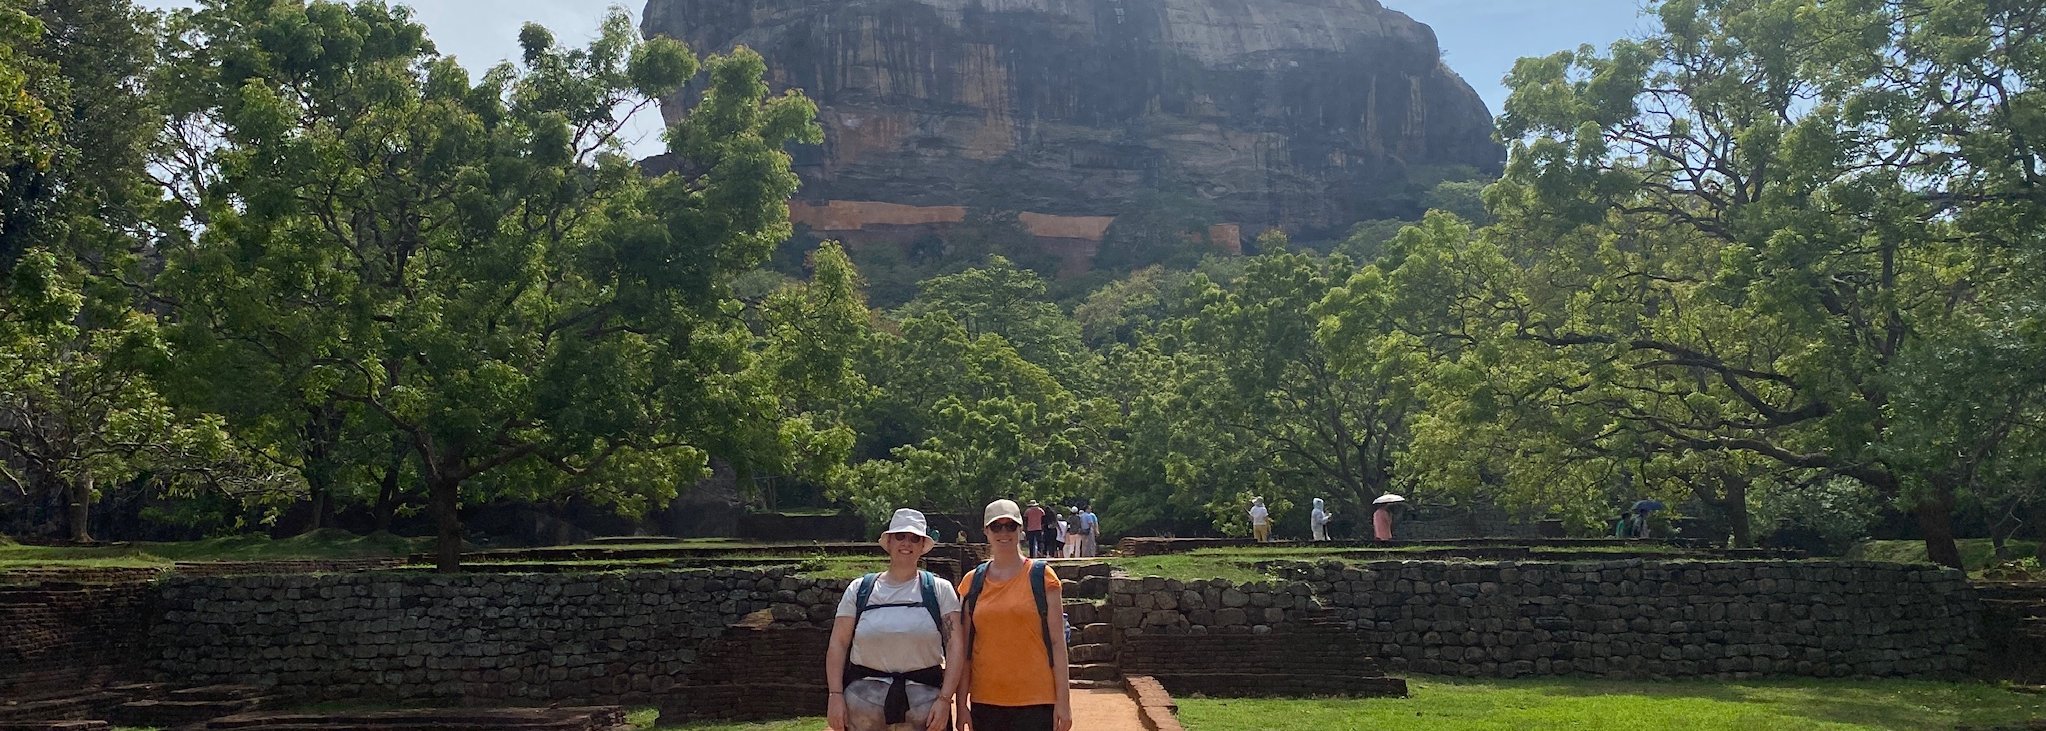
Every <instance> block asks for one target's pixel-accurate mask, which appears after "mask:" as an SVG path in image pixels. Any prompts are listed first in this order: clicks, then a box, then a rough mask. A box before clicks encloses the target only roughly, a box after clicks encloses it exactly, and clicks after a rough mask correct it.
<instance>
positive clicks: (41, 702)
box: [0, 691, 131, 722]
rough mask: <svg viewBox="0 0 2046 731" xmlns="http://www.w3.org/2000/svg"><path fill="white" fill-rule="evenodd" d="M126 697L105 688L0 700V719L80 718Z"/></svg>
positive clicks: (42, 719)
mask: <svg viewBox="0 0 2046 731" xmlns="http://www.w3.org/2000/svg"><path fill="white" fill-rule="evenodd" d="M130 698H131V697H130V696H127V695H121V694H118V693H108V692H105V691H89V692H85V693H80V694H77V695H65V696H53V697H46V698H37V699H34V700H24V701H5V702H0V721H7V722H16V721H52V720H73V719H83V718H87V717H90V716H91V715H93V713H94V712H95V710H96V709H100V708H106V707H110V706H114V705H118V704H121V703H125V702H127V701H128V700H130Z"/></svg>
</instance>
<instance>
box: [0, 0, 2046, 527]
mask: <svg viewBox="0 0 2046 731" xmlns="http://www.w3.org/2000/svg"><path fill="white" fill-rule="evenodd" d="M1650 13H1651V16H1650V17H1649V18H1647V19H1645V20H1644V26H1647V27H1651V28H1652V30H1651V31H1649V32H1647V33H1646V34H1644V35H1643V36H1641V37H1640V38H1637V39H1634V40H1628V41H1623V42H1619V43H1616V44H1613V45H1612V46H1611V47H1609V48H1606V49H1594V48H1591V47H1585V48H1581V49H1578V50H1574V51H1562V52H1559V53H1556V54H1554V55H1551V56H1547V57H1540V58H1527V59H1523V60H1521V61H1520V62H1519V63H1518V64H1517V65H1516V66H1515V67H1514V69H1513V71H1512V73H1511V75H1510V77H1509V78H1508V84H1509V86H1510V88H1511V90H1512V95H1511V97H1510V99H1509V100H1508V102H1507V103H1506V106H1505V109H1504V110H1503V113H1502V114H1500V116H1499V118H1498V133H1499V135H1500V138H1501V139H1502V140H1504V141H1505V142H1507V143H1508V145H1509V160H1508V163H1507V166H1506V169H1505V172H1504V174H1503V176H1502V177H1500V178H1499V179H1497V180H1470V179H1467V177H1466V176H1459V175H1440V176H1438V177H1439V178H1440V179H1438V180H1429V181H1423V182H1422V183H1421V184H1420V187H1417V188H1416V193H1417V196H1416V197H1417V199H1418V200H1419V201H1420V202H1422V203H1423V204H1425V205H1426V207H1428V208H1430V209H1431V210H1429V211H1428V212H1427V213H1426V214H1425V216H1417V218H1416V220H1408V221H1362V222H1358V224H1357V226H1356V227H1355V228H1354V229H1353V230H1352V233H1351V235H1350V236H1349V237H1348V238H1347V239H1344V240H1341V241H1327V242H1299V243H1297V244H1296V243H1294V242H1289V241H1288V240H1287V238H1286V236H1285V234H1284V233H1283V232H1280V231H1269V232H1266V233H1265V234H1264V235H1262V236H1260V237H1259V238H1258V239H1257V242H1256V245H1255V247H1254V248H1253V249H1252V251H1251V253H1249V254H1248V255H1244V256H1222V255H1216V254H1214V253H1212V252H1210V251H1207V250H1205V248H1203V247H1200V246H1195V245H1193V243H1192V242H1194V241H1196V240H1197V239H1198V235H1197V234H1198V232H1200V231H1202V230H1204V229H1205V227H1206V226H1207V225H1208V224H1210V223H1214V221H1211V220H1208V219H1206V218H1204V217H1203V215H1204V212H1203V209H1202V206H1201V204H1200V201H1199V200H1198V199H1197V198H1195V197H1191V196H1188V197H1172V196H1160V197H1159V198H1158V200H1155V201H1153V202H1152V203H1151V204H1149V205H1147V206H1146V207H1145V210H1143V211H1138V212H1134V213H1133V214H1132V215H1128V216H1125V217H1124V218H1122V219H1119V220H1118V223H1117V227H1116V229H1114V230H1112V231H1111V232H1110V235H1109V239H1108V240H1107V241H1106V242H1105V243H1104V246H1103V249H1102V253H1101V256H1100V258H1099V259H1098V260H1097V261H1096V267H1095V272H1096V273H1095V274H1093V275H1090V276H1087V277H1080V278H1069V279H1066V280H1059V279H1057V278H1054V277H1050V276H1048V272H1049V271H1050V269H1049V265H1048V264H1045V263H1043V262H1036V261H1033V260H1032V259H1031V256H1032V253H1031V250H1030V248H1029V247H1028V246H1027V245H1025V244H1024V243H1021V241H1022V239H1021V234H1020V231H1019V229H1017V228H1016V226H1015V222H1014V212H1005V211H1002V210H999V208H994V207H990V208H988V209H986V210H976V211H975V212H974V214H973V215H972V216H971V218H970V220H969V222H968V225H967V226H964V227H962V229H961V234H960V235H959V236H955V237H953V238H952V239H949V240H944V241H932V242H920V244H919V245H917V246H912V247H910V248H909V250H907V251H897V250H874V251H861V252H848V251H846V250H844V249H842V248H841V247H839V246H837V245H836V244H833V243H831V242H823V243H821V244H815V245H812V242H811V241H810V240H808V239H806V238H804V237H801V236H797V235H796V233H797V232H796V231H794V230H792V228H791V225H790V223H789V215H788V208H787V201H788V199H789V198H790V197H791V196H792V195H794V194H795V193H796V192H797V188H798V180H797V178H796V176H795V175H794V174H793V173H792V172H791V171H790V158H789V155H788V154H787V152H786V150H787V149H788V147H789V145H791V144H797V143H804V142H815V141H816V140H817V139H818V135H819V134H820V132H819V129H818V127H817V126H816V124H815V122H814V120H813V117H814V116H815V108H814V106H813V105H812V104H811V103H810V102H809V101H807V100H806V99H805V98H804V97H803V96H802V95H801V94H800V93H797V92H789V93H774V92H772V91H771V90H770V88H769V86H768V85H767V84H766V82H765V81H764V79H765V77H766V72H767V69H766V66H765V63H764V62H763V60H762V59H761V58H760V57H759V56H757V55H755V54H753V53H751V52H750V51H747V50H745V49H743V48H742V49H739V50H736V51H733V52H730V53H725V54H713V55H708V56H699V55H698V54H697V53H695V52H693V51H692V50H691V49H688V48H685V47H684V46H683V45H682V44H681V43H679V42H677V41H674V40H669V39H664V38H656V39H652V40H642V39H641V38H640V37H639V36H638V34H637V33H636V31H635V30H634V28H633V27H632V24H631V22H630V20H629V19H628V18H627V17H625V16H624V15H623V14H622V12H619V11H614V12H613V13H612V14H611V15H610V16H609V17H608V18H606V19H605V21H604V22H603V24H602V27H601V29H600V32H599V33H598V34H597V36H596V38H595V40H594V41H592V42H591V43H589V44H588V45H587V46H584V47H566V46H564V45H562V44H560V43H557V42H556V41H555V40H554V38H553V36H552V35H551V34H550V33H549V31H548V30H546V29H544V28H541V27H538V26H533V25H529V26H527V27H526V28H525V30H524V31H522V32H521V33H520V35H519V39H518V40H519V43H520V45H521V47H522V48H523V50H524V53H523V58H522V59H521V60H520V61H519V62H517V63H506V64H502V65H499V66H496V67H492V68H488V69H465V68H463V67H462V66H460V65H459V64H457V63H455V62H454V61H453V60H451V59H448V58H446V57H443V56H442V55H440V54H439V53H437V52H436V50H435V48H434V45H433V43H432V41H431V40H430V39H429V38H428V36H427V34H426V31H425V29H424V28H423V27H422V26H421V25H420V24H418V23H417V22H416V21H415V20H413V19H412V18H411V17H410V16H409V14H408V12H407V11H406V10H405V9H404V8H402V7H397V6H388V5H385V4H382V3H379V2H355V3H337V2H326V1H324V0H315V1H312V2H306V1H304V0H208V1H207V2H205V3H204V4H203V5H202V7H200V8H199V9H196V10H187V11H177V12H172V13H167V14H160V13H152V12H145V11H141V10H138V9H136V8H134V7H132V6H131V5H130V4H129V3H128V2H127V1H126V0H0V483H4V484H5V485H6V486H7V488H8V489H9V490H12V491H18V492H19V494H20V495H21V496H23V498H24V499H23V500H22V501H20V503H19V504H21V505H23V506H25V507H24V508H23V509H25V510H36V509H37V508H36V507H35V506H43V507H44V508H47V507H48V506H58V508H59V509H57V510H45V511H44V512H46V513H48V515H47V516H45V517H46V518H47V519H46V520H43V521H42V522H41V523H39V525H42V526H44V527H45V528H46V529H47V530H48V531H50V532H52V533H56V534H61V535H62V536H63V537H68V538H69V539H72V540H78V541H86V540H90V539H92V537H93V536H92V535H91V534H90V531H89V525H90V520H89V519H90V516H91V515H92V511H93V510H95V507H94V506H95V505H96V504H101V503H104V502H106V501H109V500H113V499H117V498H118V499H120V500H123V501H126V502H128V503H136V501H137V500H141V501H142V502H146V503H147V505H148V506H149V507H148V510H149V515H148V517H149V519H151V520H154V521H159V522H164V523H172V524H180V525H187V526H192V527H193V528H194V530H199V531H202V532H233V531H253V530H260V529H263V528H264V527H265V526H268V525H270V524H271V523H273V522H274V521H276V520H277V518H278V516H279V515H280V514H282V513H283V512H284V511H286V510H289V509H301V510H305V509H307V508H308V506H309V511H310V515H311V516H312V519H311V521H310V523H309V526H308V527H318V526H319V525H320V523H321V520H323V519H324V516H331V515H333V514H334V513H335V511H338V510H341V509H343V508H348V509H357V510H363V511H367V512H368V513H369V514H371V515H373V516H375V520H376V523H377V525H378V526H389V525H391V524H392V521H394V520H396V519H398V518H399V517H401V516H410V515H426V516H431V517H432V519H433V521H434V525H435V526H436V527H437V529H438V531H439V536H440V538H441V542H440V546H441V548H440V553H439V559H440V562H441V563H442V565H443V566H449V565H452V564H453V563H454V562H455V561H456V560H457V553H458V551H459V547H460V542H461V538H462V535H463V526H462V524H461V521H460V517H459V514H458V508H460V507H461V506H463V505H473V504H480V503H484V502H489V501H494V500H526V501H532V502H538V503H546V502H549V501H557V500H561V499H565V498H566V497H568V496H573V497H575V498H576V499H578V500H582V501H586V502H590V503H595V504H601V505H606V506H611V507H613V508H615V509H616V510H617V511H619V512H621V513H625V514H634V513H642V512H644V511H646V510H648V509H650V508H652V507H654V506H657V505H661V504H664V502H665V501H667V500H669V499H672V498H673V497H674V495H675V494H676V492H677V490H678V489H681V488H685V487H687V486H688V485H690V484H692V483H694V482H695V481H697V480H698V479H700V478H702V477H703V476H704V475H706V474H708V472H709V470H710V467H711V465H712V464H713V463H717V464H721V465H725V466H728V467H729V469H730V470H731V471H732V472H733V473H734V474H735V475H736V476H737V480H738V482H739V484H740V485H741V486H742V487H743V488H745V489H747V490H751V491H754V492H756V493H757V492H760V491H774V490H778V489H789V488H790V486H799V487H800V488H801V489H802V490H808V491H811V492H812V493H814V494H816V495H818V496H820V499H821V500H822V501H825V502H829V503H833V504H839V505H848V506H852V507H854V508H855V509H856V510H858V511H859V512H860V513H862V514H863V515H867V516H869V517H874V518H878V517H879V516H884V515H885V514H886V513H887V511H888V510H889V509H891V508H893V507H896V506H900V505H915V506H921V507H925V508H928V509H932V510H939V511H958V510H968V509H973V508H975V507H977V506H978V505H979V504H980V503H982V502H984V501H985V500H987V499H989V498H990V497H993V496H1014V497H1019V498H1039V499H1043V500H1046V501H1069V500H1073V499H1085V500H1088V501H1091V502H1092V504H1093V505H1094V507H1095V509H1096V511H1097V512H1098V513H1100V515H1101V516H1102V520H1103V522H1104V523H1105V524H1106V526H1107V528H1108V530H1109V531H1110V532H1116V533H1120V532H1137V531H1172V530H1203V529H1205V530H1218V531H1221V532H1225V533H1244V532H1247V525H1245V524H1244V523H1245V520H1246V519H1245V517H1244V514H1243V511H1242V509H1243V507H1244V506H1246V505H1247V504H1248V503H1249V499H1250V497H1251V496H1252V495H1260V496H1263V497H1264V498H1265V500H1266V503H1267V504H1268V505H1270V506H1271V509H1272V511H1273V513H1274V514H1277V515H1287V514H1292V515H1296V516H1297V515H1299V514H1302V513H1304V511H1305V508H1304V504H1305V503H1306V502H1307V501H1308V500H1309V499H1310V498H1313V497H1324V498H1327V499H1329V500H1330V502H1332V503H1333V504H1335V505H1338V506H1359V505H1364V504H1368V503H1369V502H1370V501H1371V500H1372V499H1373V498H1374V497H1376V496H1378V495H1380V494H1383V493H1386V492H1397V493H1400V494H1403V495H1406V496H1408V497H1409V498H1410V499H1412V500H1413V501H1415V502H1416V503H1420V504H1424V505H1434V506H1475V505H1486V506H1500V507H1504V508H1506V509H1508V510H1511V511H1513V512H1514V513H1515V514H1517V515H1522V516H1529V517H1554V518H1562V519H1564V520H1565V521H1566V522H1567V523H1568V524H1570V525H1572V526H1574V530H1576V531H1579V532H1591V531H1597V530H1600V526H1601V525H1603V523H1602V521H1604V520H1605V519H1607V518H1608V517H1609V516H1610V515H1611V514H1612V513H1613V511H1614V508H1615V506H1620V505H1625V504H1627V503H1630V502H1632V501H1633V500H1635V499H1638V498H1655V499H1661V500H1665V501H1667V502H1669V503H1670V504H1671V505H1673V506H1681V507H1680V508H1679V509H1680V510H1688V511H1692V512H1697V513H1700V514H1702V515H1705V516H1707V517H1710V518H1711V519H1713V521H1714V523H1713V524H1714V525H1717V526H1720V527H1721V530H1723V532H1724V535H1725V537H1726V538H1728V539H1729V540H1731V541H1733V542H1734V543H1736V544H1739V545H1751V544H1753V543H1754V542H1755V541H1756V540H1758V536H1759V534H1760V533H1762V532H1765V531H1768V530H1773V529H1775V528H1776V527H1777V526H1780V525H1784V524H1786V523H1787V524H1791V525H1796V526H1802V527H1804V528H1806V529H1809V530H1811V531H1815V532H1818V533H1821V534H1823V535H1826V536H1828V537H1830V538H1835V539H1843V540H1851V539H1853V538H1856V537H1859V536H1860V535H1862V534H1865V533H1866V532H1867V531H1868V530H1869V528H1870V526H1871V525H1872V524H1874V523H1875V522H1877V521H1879V520H1882V519H1883V518H1884V516H1891V517H1893V518H1894V517H1897V516H1905V517H1908V520H1909V521H1910V522H1911V523H1912V525H1913V528H1914V529H1915V531H1916V533H1917V534H1918V535H1920V536H1922V537H1923V539H1924V540H1925V542H1926V545H1927V550H1928V552H1929V555H1930V556H1931V557H1932V558H1933V559H1934V560H1936V561H1939V562H1941V563H1945V564H1948V565H1954V566H1958V565H1959V563H1960V558H1959V554H1958V552H1957V550H1956V547H1955V543H1954V536H1955V535H1956V533H1957V531H1958V532H1961V533H1966V534H1971V535H1988V536H1989V537H1991V538H1993V539H1995V540H1996V541H1997V543H1998V545H1999V546H2001V545H2003V543H2004V542H2005V541H2006V540H2008V539H2010V538H2013V537H2018V536H2021V535H2024V534H2030V535H2034V536H2036V535H2039V533H2040V531H2041V530H2042V528H2046V180H2042V177H2046V147H2042V145H2046V91H2042V90H2041V88H2040V87H2041V84H2042V83H2046V7H2042V6H2041V5H2039V4H2038V3H2034V2H2024V1H2021V0H1835V1H1830V2H1823V3H1821V2H1816V1H1814V0H1667V1H1665V2H1658V3H1654V4H1653V5H1652V8H1651V10H1650ZM685 85H690V86H691V88H694V89H698V90H700V94H692V95H691V96H690V98H692V99H695V100H696V101H695V102H694V106H693V107H692V108H690V109H689V110H688V111H687V113H686V114H684V115H682V116H681V119H682V121H681V122H680V123H679V124H678V125H676V126H675V127H673V128H672V129H670V130H669V131H668V133H667V147H668V150H669V152H670V153H672V155H673V156H674V158H675V159H676V160H678V161H680V163H679V164H678V165H677V166H676V167H677V169H676V170H675V171H673V172H669V173H665V174H662V175H658V176H650V175H647V174H645V173H644V172H643V171H642V170H641V169H640V168H639V167H638V166H637V165H636V164H635V163H634V161H633V160H631V159H629V158H628V157H627V156H626V155H625V154H624V148H623V145H622V143H621V141H620V138H619V133H620V130H621V129H622V126H623V125H624V123H625V121H626V120H627V119H628V118H629V116H630V115H633V114H642V113H644V114H652V113H653V111H652V110H651V107H652V106H653V105H654V104H655V101H654V100H656V99H661V98H665V97H670V96H673V95H675V93H676V92H677V91H678V90H680V89H682V88H684V87H685ZM1360 512H1361V511H1360ZM37 515H42V513H37Z"/></svg>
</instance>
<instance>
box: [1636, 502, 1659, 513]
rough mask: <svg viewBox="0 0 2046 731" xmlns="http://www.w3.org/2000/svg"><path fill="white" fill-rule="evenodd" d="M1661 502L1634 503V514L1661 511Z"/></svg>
mask: <svg viewBox="0 0 2046 731" xmlns="http://www.w3.org/2000/svg"><path fill="white" fill-rule="evenodd" d="M1664 507H1666V506H1664V505H1663V504H1662V501H1661V500H1641V501H1637V502H1635V503H1634V512H1637V513H1640V512H1654V511H1657V510H1661V509H1663V508H1664Z"/></svg>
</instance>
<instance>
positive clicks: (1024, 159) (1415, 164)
mask: <svg viewBox="0 0 2046 731" xmlns="http://www.w3.org/2000/svg"><path fill="white" fill-rule="evenodd" d="M641 27H642V28H644V29H645V32H647V33H648V34H649V35H654V34H660V35H667V36H672V37H675V38H679V39H682V40H683V41H685V42H687V43H688V44H689V45H690V47H691V48H693V49H695V50H696V51H698V52H700V53H701V52H716V51H724V50H727V49H730V48H732V47H734V46H737V45H745V46H748V47H751V48H753V49H754V50H756V51H759V52H760V53H761V54H762V55H763V56H765V57H766V58H767V61H768V65H769V67H770V69H771V71H770V73H771V74H772V81H773V83H774V84H775V85H776V86H777V87H778V88H786V87H794V88H799V89H802V90H803V91H804V92H805V93H806V94H808V95H809V96H810V97H811V98H812V99H814V100H816V101H817V103H818V106H819V109H820V113H819V116H820V121H821V122H822V123H823V125H824V129H825V138H826V141H825V143H824V145H823V146H822V147H821V148H811V149H805V150H799V151H797V164H798V169H799V171H800V172H801V173H802V176H803V179H804V183H805V185H804V188H803V192H802V193H801V194H800V195H801V198H803V199H805V200H807V201H809V202H811V203H812V204H815V205H817V206H822V207H824V208H825V209H826V210H829V211H832V212H834V213H844V212H846V211H849V210H851V209H849V208H846V207H844V206H843V204H841V205H840V207H839V208H837V209H831V208H829V207H830V205H831V202H833V201H844V202H880V203H888V204H895V205H897V206H916V207H919V208H921V207H939V208H943V207H949V206H976V207H990V208H1001V209H1005V210H1014V211H1022V212H1031V213H1036V214H1041V215H1045V216H1052V217H1087V218H1093V217H1110V216H1114V215H1116V214H1117V213H1119V212H1122V210H1124V209H1125V208H1126V207H1127V206H1128V205H1130V203H1131V202H1132V201H1133V200H1134V199H1135V198H1136V197H1137V196H1138V195H1140V194H1142V193H1143V192H1144V191H1151V190H1162V191H1168V192H1172V193H1179V194H1191V195H1193V196H1196V197H1198V198H1200V199H1203V200H1205V201H1208V202H1209V203H1211V204H1212V205H1213V206H1214V208H1215V211H1216V214H1217V218H1218V219H1219V221H1222V222H1228V223H1237V224H1242V225H1243V226H1244V227H1245V228H1246V229H1248V230H1247V231H1246V232H1245V233H1246V234H1248V233H1251V232H1254V231H1256V230H1259V229H1262V228H1265V227H1269V226H1281V227H1284V228H1286V229H1287V230H1288V231H1291V232H1294V233H1296V234H1297V233H1309V234H1313V233H1315V232H1329V231H1335V230H1339V229H1341V228H1344V227H1346V226H1348V225H1349V224H1350V223H1353V222H1355V221H1358V220H1362V219H1367V218H1384V217H1395V216H1408V215H1412V214H1413V213H1414V212H1415V211H1413V210H1412V206H1413V196H1412V192H1411V190H1409V189H1408V187H1407V181H1408V180H1410V179H1411V177H1412V176H1413V175H1414V173H1415V172H1416V171H1418V170H1425V169H1428V168H1441V167H1445V166H1469V167H1473V168H1477V169H1479V170H1481V171H1494V170H1496V169H1498V167H1499V166H1500V164H1501V162H1502V160H1503V158H1504V153H1503V151H1502V148H1501V147H1500V146H1499V145H1498V144H1497V143H1495V142H1494V141H1493V140H1492V118H1491V114H1490V112H1489V111H1487V110H1486V108H1485V105H1484V103H1483V101H1481V100H1480V99H1479V98H1478V95H1477V93H1476V92H1474V91H1472V89H1471V87H1470V86H1469V85H1468V84H1465V83H1464V81H1463V80H1462V79H1461V78H1458V77H1457V76H1456V74H1455V73H1453V72H1451V71H1450V70H1449V69H1448V68H1446V67H1444V66H1443V65H1442V63H1441V61H1440V52H1439V49H1438V48H1437V46H1436V42H1435V34H1434V32H1433V31H1432V30H1430V29H1429V28H1428V27H1427V26H1425V25H1422V24H1421V23H1418V22H1415V21H1414V20H1413V19H1411V18H1408V17H1407V16H1406V15H1404V14H1402V13H1399V12H1396V11H1392V10H1388V9H1386V8H1385V7H1383V6H1381V5H1380V4H1379V3H1377V2H1375V1H1374V0H715V1H711V0H649V2H648V3H647V7H646V16H645V20H644V23H643V24H642V26H641ZM680 108H681V106H680V105H677V104H670V105H668V111H667V113H668V114H669V115H670V119H669V121H670V122H673V121H674V118H673V115H674V114H676V113H677V110H679V109H680ZM887 210H888V213H889V215H890V217H893V218H904V217H907V218H918V217H926V218H928V217H934V216H935V217H943V216H944V214H949V213H950V212H951V211H949V210H945V211H939V212H937V213H931V212H918V211H911V210H909V209H887ZM799 215H800V214H799ZM839 218H841V219H842V218H844V216H842V215H841V216H839ZM1047 220H1049V219H1047ZM858 223H861V222H856V221H845V220H840V221H838V222H837V225H850V224H858ZM1090 223H1091V222H1090ZM877 225H889V224H877ZM1048 225H1053V226H1056V225H1057V224H1055V223H1054V224H1048ZM855 228H860V226H855ZM1067 228H1077V229H1088V230H1087V231H1078V232H1077V233H1081V234H1088V233H1091V231H1092V229H1091V228H1089V226H1087V225H1076V226H1070V227H1067ZM1096 238H1097V239H1098V235H1096Z"/></svg>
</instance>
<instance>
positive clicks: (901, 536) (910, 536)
mask: <svg viewBox="0 0 2046 731" xmlns="http://www.w3.org/2000/svg"><path fill="white" fill-rule="evenodd" d="M888 539H889V540H892V541H909V542H911V543H915V542H917V541H921V540H923V539H924V537H923V536H920V535H917V534H915V533H890V534H888Z"/></svg>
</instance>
